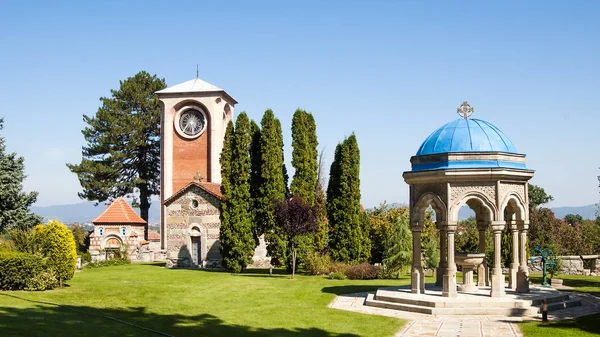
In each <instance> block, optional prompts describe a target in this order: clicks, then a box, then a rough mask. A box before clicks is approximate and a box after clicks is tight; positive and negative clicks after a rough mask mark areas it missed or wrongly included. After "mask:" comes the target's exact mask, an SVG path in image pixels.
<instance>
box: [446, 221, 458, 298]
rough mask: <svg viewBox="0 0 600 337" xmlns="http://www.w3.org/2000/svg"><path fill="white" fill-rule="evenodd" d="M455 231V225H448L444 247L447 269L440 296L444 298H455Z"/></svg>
mask: <svg viewBox="0 0 600 337" xmlns="http://www.w3.org/2000/svg"><path fill="white" fill-rule="evenodd" d="M455 231H456V224H452V225H448V227H447V232H446V233H447V234H446V237H447V238H448V244H447V247H446V254H447V259H448V260H447V261H448V264H447V267H446V271H445V273H444V284H443V291H442V296H444V297H456V295H457V292H456V264H455V263H454V232H455Z"/></svg>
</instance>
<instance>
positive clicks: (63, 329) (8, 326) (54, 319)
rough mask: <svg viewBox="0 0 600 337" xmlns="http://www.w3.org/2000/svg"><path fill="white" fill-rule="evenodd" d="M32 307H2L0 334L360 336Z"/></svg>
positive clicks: (200, 318)
mask: <svg viewBox="0 0 600 337" xmlns="http://www.w3.org/2000/svg"><path fill="white" fill-rule="evenodd" d="M24 303H25V302H24ZM29 304H31V306H30V307H28V308H0V331H2V335H3V336H246V337H259V336H272V337H275V336H279V337H299V336H313V337H357V335H354V334H338V333H331V332H328V331H325V330H321V329H316V328H308V329H306V328H296V329H294V328H292V329H284V328H274V329H265V328H254V327H250V326H241V325H235V324H227V323H226V322H224V321H223V320H221V319H220V318H218V317H216V316H213V315H209V314H202V315H196V316H185V315H179V314H157V313H153V312H148V311H147V310H146V308H143V307H137V308H127V309H125V308H110V309H109V308H107V309H99V308H93V307H86V306H67V307H58V306H55V305H50V304H47V303H43V302H35V303H31V301H29ZM102 316H104V317H102ZM106 317H110V318H113V319H116V320H113V319H110V318H106ZM117 320H121V321H122V322H119V321H117ZM124 322H128V323H130V324H133V325H138V327H136V326H132V325H129V324H127V323H124ZM290 324H293V322H290ZM144 328H146V329H144ZM152 330H153V331H152Z"/></svg>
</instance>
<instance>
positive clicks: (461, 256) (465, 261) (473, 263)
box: [454, 252, 485, 268]
mask: <svg viewBox="0 0 600 337" xmlns="http://www.w3.org/2000/svg"><path fill="white" fill-rule="evenodd" d="M483 261H485V253H479V252H456V253H454V262H456V264H457V265H460V266H463V267H471V268H475V267H477V266H478V265H480V264H482V263H483Z"/></svg>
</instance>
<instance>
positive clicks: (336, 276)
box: [329, 272, 346, 280]
mask: <svg viewBox="0 0 600 337" xmlns="http://www.w3.org/2000/svg"><path fill="white" fill-rule="evenodd" d="M329 279H330V280H345V279H346V275H344V273H339V272H338V273H331V274H329Z"/></svg>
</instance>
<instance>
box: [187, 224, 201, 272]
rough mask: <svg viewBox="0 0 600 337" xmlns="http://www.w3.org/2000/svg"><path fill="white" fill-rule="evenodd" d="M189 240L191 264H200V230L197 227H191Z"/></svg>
mask: <svg viewBox="0 0 600 337" xmlns="http://www.w3.org/2000/svg"><path fill="white" fill-rule="evenodd" d="M190 239H191V247H192V249H191V255H192V256H191V258H192V264H194V265H199V264H201V262H202V242H201V241H202V240H201V239H202V233H201V232H200V228H198V227H197V226H194V227H192V230H191V231H190Z"/></svg>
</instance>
